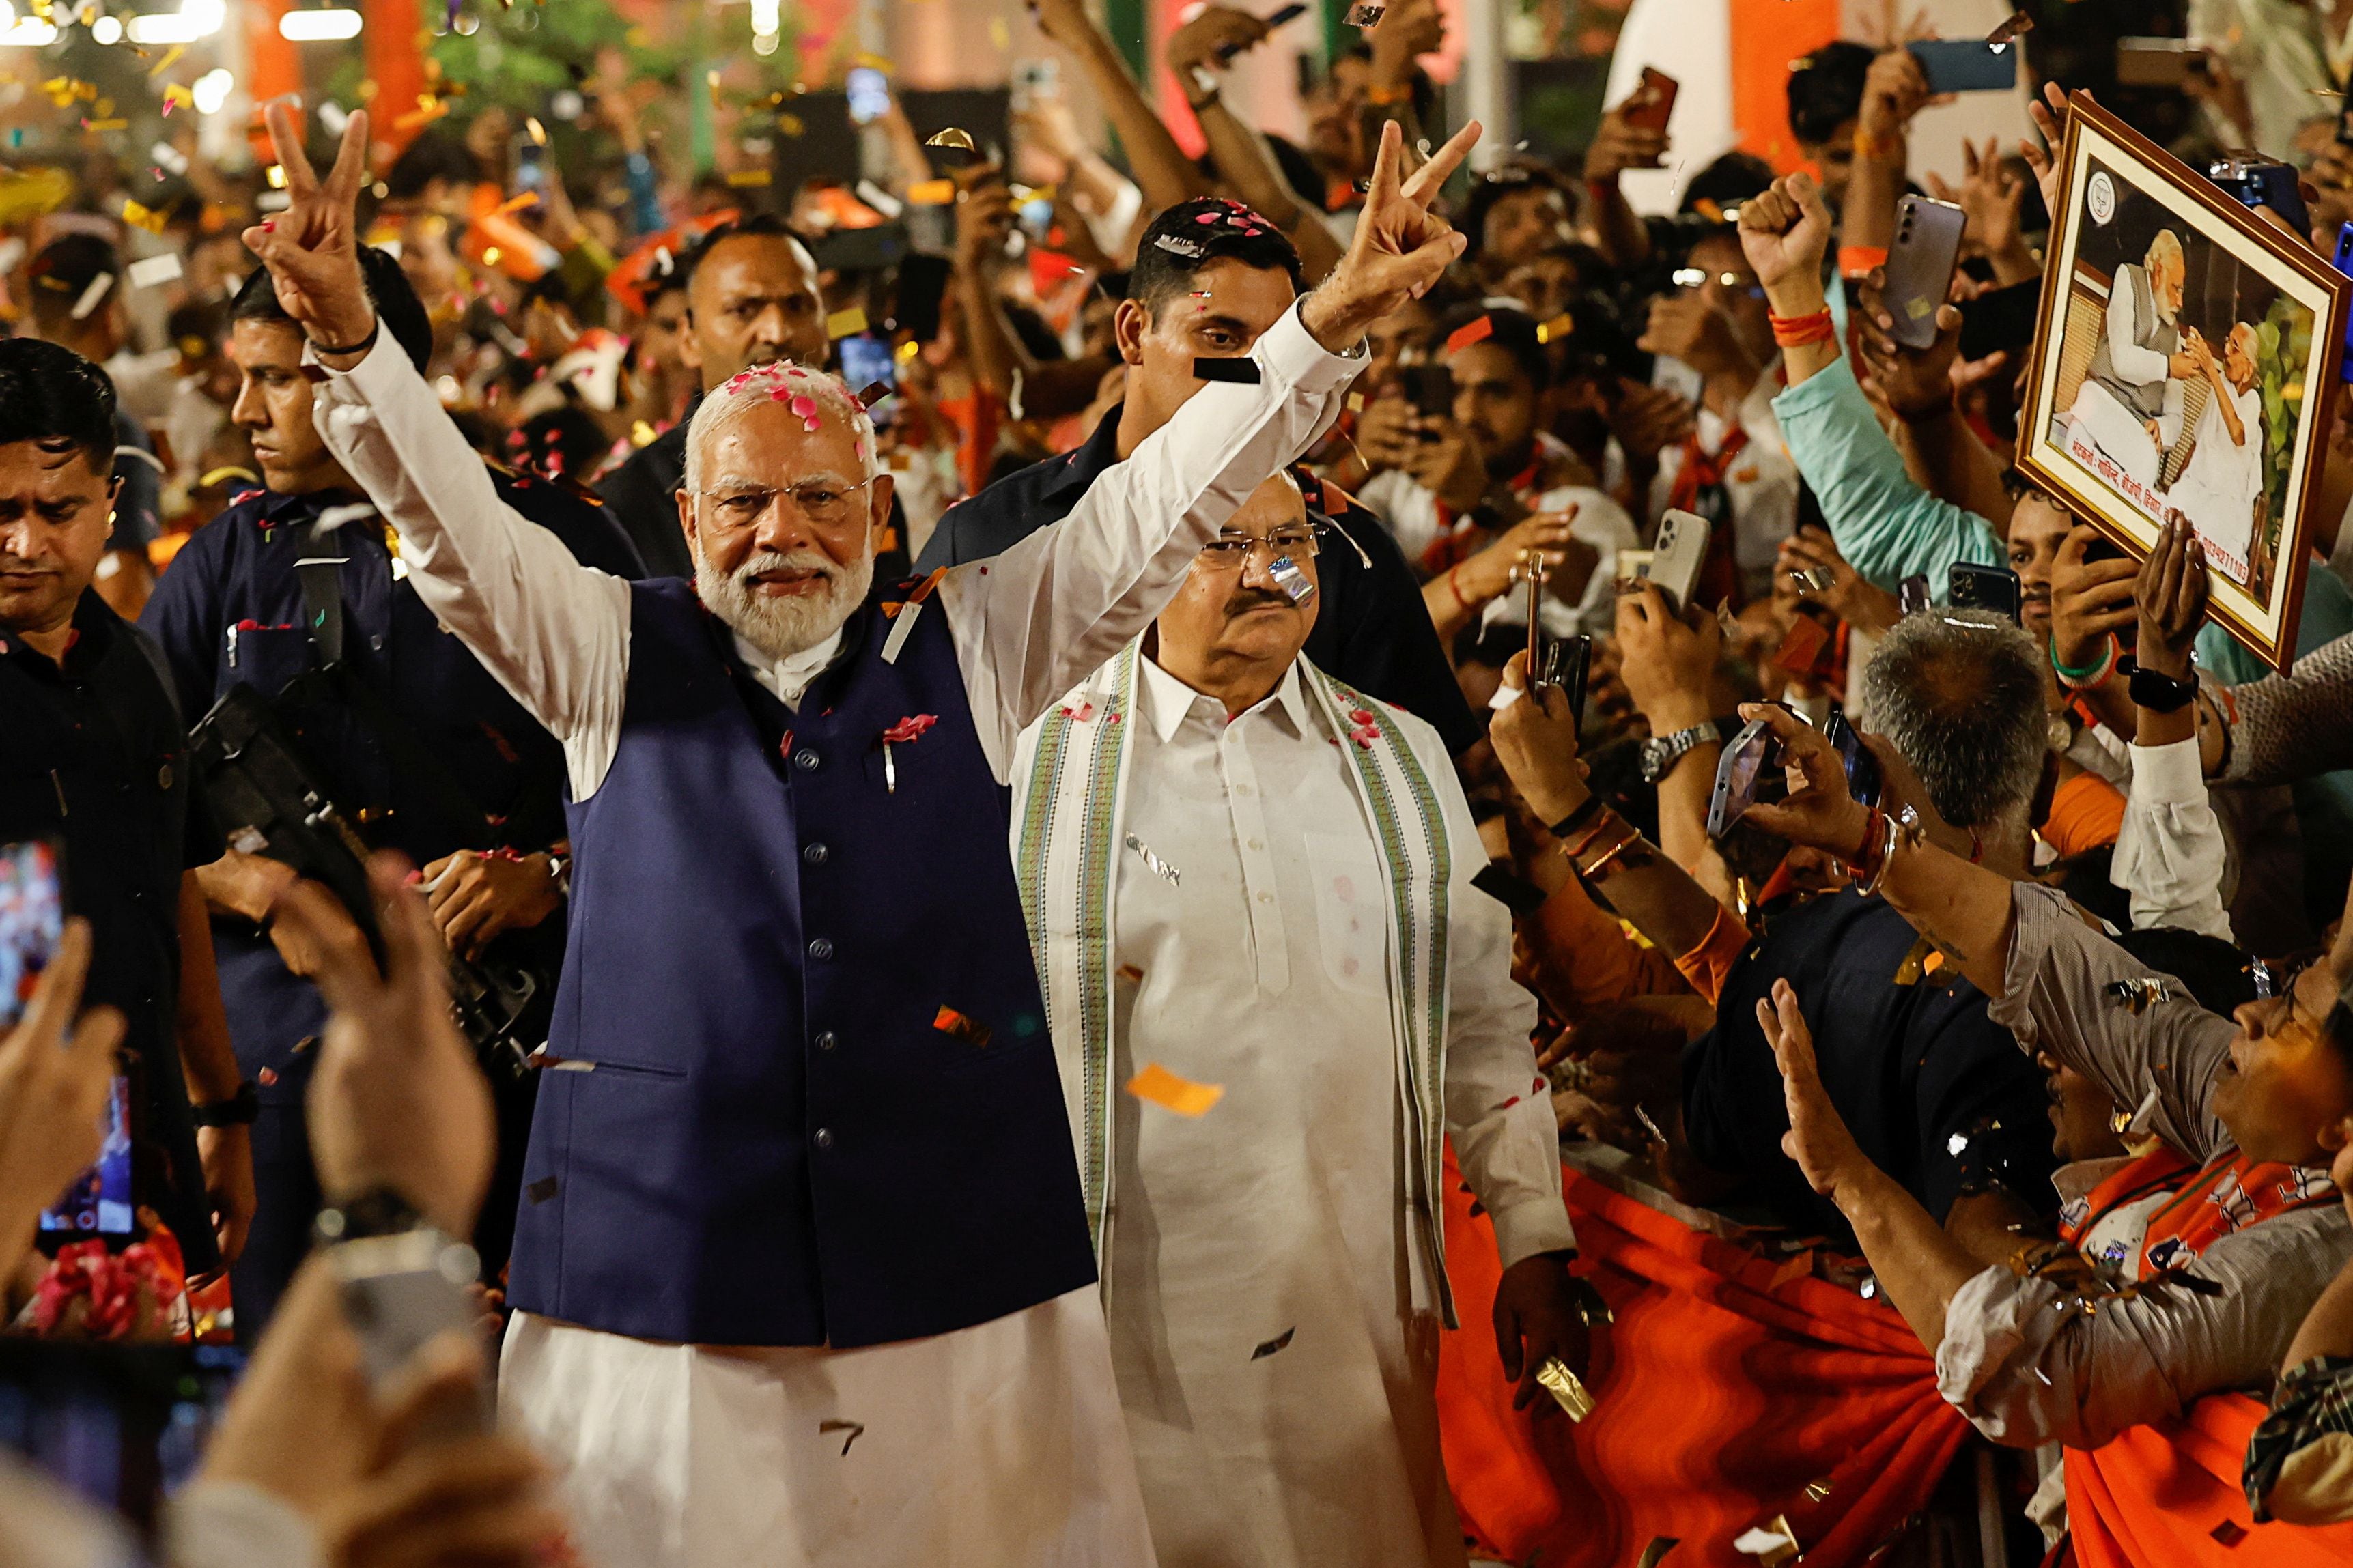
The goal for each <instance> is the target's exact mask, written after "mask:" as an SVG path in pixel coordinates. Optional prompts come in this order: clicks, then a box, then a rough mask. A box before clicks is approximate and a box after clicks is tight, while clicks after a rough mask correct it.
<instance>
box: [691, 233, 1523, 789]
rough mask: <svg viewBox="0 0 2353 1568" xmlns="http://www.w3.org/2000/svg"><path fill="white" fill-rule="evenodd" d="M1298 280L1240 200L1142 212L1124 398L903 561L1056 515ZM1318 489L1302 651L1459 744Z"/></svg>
mask: <svg viewBox="0 0 2353 1568" xmlns="http://www.w3.org/2000/svg"><path fill="white" fill-rule="evenodd" d="M1299 292H1300V275H1299V253H1298V252H1297V251H1296V250H1294V249H1293V248H1292V245H1291V241H1289V240H1288V239H1285V238H1284V237H1282V231H1281V230H1279V229H1277V228H1276V227H1275V226H1274V225H1272V224H1271V223H1269V222H1268V221H1267V220H1266V219H1264V218H1262V217H1261V216H1258V215H1257V214H1256V213H1254V212H1252V211H1250V208H1248V207H1245V206H1242V205H1239V204H1237V203H1234V202H1229V201H1223V200H1219V199H1215V198H1204V199H1202V200H1199V201H1191V202H1186V203H1183V204H1181V205H1177V206H1174V207H1171V208H1169V209H1168V210H1167V211H1166V212H1165V213H1162V214H1161V215H1160V216H1158V217H1156V218H1155V219H1153V221H1152V226H1151V227H1150V228H1148V229H1146V230H1145V235H1144V240H1143V243H1142V245H1141V246H1140V247H1138V249H1137V251H1136V261H1135V267H1134V270H1133V271H1131V272H1130V273H1129V274H1128V297H1127V298H1126V299H1125V300H1122V301H1121V302H1120V307H1119V314H1118V317H1117V320H1116V323H1115V331H1116V332H1117V334H1118V341H1119V352H1120V357H1121V358H1122V359H1124V361H1126V363H1127V396H1126V400H1125V401H1124V402H1123V403H1122V404H1120V405H1119V406H1118V407H1116V408H1113V410H1112V411H1111V412H1110V413H1108V414H1106V415H1104V416H1103V421H1102V423H1100V424H1099V425H1097V426H1095V429H1094V434H1093V435H1092V436H1090V437H1088V438H1087V440H1086V442H1085V444H1084V445H1082V446H1081V447H1079V448H1078V449H1077V450H1076V451H1074V452H1071V453H1069V454H1067V455H1065V456H1063V457H1060V458H1047V459H1046V460H1045V461H1044V462H1042V463H1033V464H1032V465H1030V466H1029V468H1023V469H1022V470H1021V471H1020V472H1018V473H1015V474H1008V475H1007V476H1006V477H1005V478H1004V479H999V480H998V481H997V483H995V484H993V485H991V486H989V487H988V489H985V490H983V491H981V492H980V494H978V495H976V496H974V497H973V498H972V499H971V500H967V501H964V502H962V503H961V504H959V505H956V506H954V507H951V508H949V509H948V511H947V514H946V515H945V516H944V517H943V518H941V519H940V522H939V526H938V528H936V529H935V530H934V531H933V533H932V537H931V540H930V542H928V543H926V544H925V545H924V546H923V556H922V558H921V559H920V560H918V561H917V562H916V563H915V568H916V570H917V571H918V572H919V573H922V572H929V571H931V570H932V569H933V568H934V567H938V566H953V565H956V564H959V563H963V562H966V561H982V560H986V559H987V558H988V557H989V556H992V555H997V554H1001V553H1003V552H1005V551H1007V550H1009V549H1011V548H1012V547H1013V546H1014V545H1015V544H1017V543H1018V542H1020V541H1021V540H1023V539H1026V538H1028V537H1029V535H1030V534H1031V533H1033V532H1035V531H1038V530H1039V529H1041V528H1043V527H1045V526H1046V525H1047V524H1048V523H1050V522H1059V521H1061V520H1062V518H1063V517H1064V516H1066V515H1067V514H1068V513H1069V511H1070V510H1071V508H1072V507H1073V506H1075V505H1077V504H1078V499H1079V497H1080V496H1082V495H1083V494H1085V493H1086V489H1087V487H1088V486H1089V485H1091V484H1092V483H1093V482H1094V479H1095V476H1097V475H1098V474H1100V473H1102V472H1103V470H1104V469H1105V468H1110V467H1111V466H1112V465H1113V464H1114V463H1118V462H1123V461H1124V460H1125V459H1126V458H1127V457H1128V455H1129V454H1130V453H1132V452H1134V450H1135V448H1136V446H1137V444H1138V443H1140V442H1142V441H1143V439H1144V438H1145V437H1146V436H1149V435H1151V434H1152V433H1153V432H1154V431H1155V430H1157V429H1159V428H1160V426H1163V425H1165V424H1166V423H1167V422H1168V419H1169V416H1171V415H1173V414H1175V413H1176V410H1177V409H1178V408H1179V407H1181V406H1182V405H1184V402H1185V400H1186V399H1187V398H1188V397H1190V396H1192V395H1193V394H1194V393H1196V392H1198V391H1199V390H1200V388H1201V385H1202V378H1200V377H1199V376H1198V375H1196V374H1194V366H1195V362H1196V361H1197V360H1231V359H1240V358H1243V357H1245V356H1247V355H1248V354H1249V353H1250V345H1251V344H1252V343H1255V342H1257V341H1258V337H1259V334H1260V333H1261V332H1263V331H1266V330H1267V329H1268V328H1269V327H1271V326H1272V325H1273V324H1274V323H1275V322H1276V321H1280V320H1281V319H1282V315H1283V313H1284V312H1285V311H1287V310H1290V309H1291V306H1292V302H1293V300H1295V299H1297V297H1298V295H1299ZM649 450H650V448H649ZM1322 500H1323V502H1324V508H1323V510H1325V511H1326V512H1328V513H1329V514H1330V516H1331V517H1332V519H1333V521H1334V522H1335V525H1336V526H1337V527H1338V528H1339V530H1340V531H1341V532H1342V533H1343V534H1345V536H1346V537H1345V541H1340V542H1334V543H1333V544H1332V545H1331V546H1330V547H1328V548H1326V549H1325V550H1324V552H1322V553H1321V554H1319V555H1318V556H1317V557H1316V569H1317V573H1318V574H1319V576H1320V577H1321V580H1322V592H1323V595H1324V599H1323V608H1322V611H1321V613H1320V614H1318V615H1317V616H1316V619H1315V628H1314V631H1313V632H1311V633H1310V634H1309V635H1308V638H1307V647H1306V650H1305V651H1306V654H1307V657H1308V658H1310V659H1311V660H1313V661H1314V664H1315V666H1316V667H1317V668H1320V669H1323V670H1324V671H1326V672H1327V673H1329V674H1332V675H1335V676H1337V677H1338V678H1339V679H1342V680H1344V681H1345V682H1347V683H1348V684H1349V685H1351V686H1354V687H1356V689H1358V690H1361V691H1366V692H1370V693H1371V694H1372V695H1373V696H1375V697H1378V698H1380V699H1382V700H1385V701H1389V702H1394V703H1396V704H1397V705H1398V707H1400V708H1403V709H1405V710H1408V711H1409V712H1411V713H1413V714H1416V715H1417V716H1419V717H1420V718H1422V719H1424V720H1427V721H1429V722H1430V724H1432V725H1434V726H1436V728H1437V730H1438V732H1439V733H1440V735H1441V736H1443V737H1444V738H1445V741H1446V748H1447V750H1448V751H1449V752H1453V753H1454V754H1456V755H1457V756H1460V755H1461V753H1462V752H1464V751H1466V750H1468V749H1469V748H1470V747H1471V746H1472V744H1474V743H1475V742H1477V741H1478V739H1479V736H1480V727H1479V723H1478V721H1477V720H1476V719H1475V718H1473V717H1472V712H1471V708H1470V704H1469V703H1467V702H1466V701H1464V700H1463V698H1462V692H1461V688H1460V687H1459V686H1457V685H1456V684H1455V680H1454V672H1453V670H1452V669H1451V668H1449V667H1448V665H1447V662H1446V653H1445V650H1444V649H1443V648H1441V647H1440V646H1439V642H1438V633H1437V631H1436V629H1435V628H1434V627H1433V626H1431V625H1430V612H1429V611H1428V610H1426V609H1424V608H1423V607H1422V599H1421V587H1420V584H1418V583H1417V582H1416V581H1415V580H1414V576H1413V572H1412V570H1411V568H1409V566H1407V564H1406V562H1405V557H1404V555H1403V554H1401V553H1400V552H1398V547H1397V542H1396V541H1395V540H1393V539H1391V538H1390V537H1389V532H1388V530H1387V529H1386V528H1383V527H1382V526H1381V524H1380V521H1379V520H1378V519H1377V518H1375V517H1374V516H1373V515H1372V513H1370V512H1368V511H1366V510H1364V509H1363V508H1362V507H1359V506H1356V505H1355V504H1354V503H1353V502H1350V501H1349V500H1347V498H1346V497H1345V495H1344V494H1343V493H1342V492H1340V491H1339V490H1336V489H1328V488H1327V489H1325V491H1324V495H1323V497H1322Z"/></svg>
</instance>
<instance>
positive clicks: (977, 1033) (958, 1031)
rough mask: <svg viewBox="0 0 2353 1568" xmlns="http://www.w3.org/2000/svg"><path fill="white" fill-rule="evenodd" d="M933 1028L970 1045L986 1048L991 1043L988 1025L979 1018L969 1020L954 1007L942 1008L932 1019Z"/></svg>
mask: <svg viewBox="0 0 2353 1568" xmlns="http://www.w3.org/2000/svg"><path fill="white" fill-rule="evenodd" d="M932 1027H933V1028H934V1029H937V1030H938V1031H939V1032H940V1033H941V1034H943V1035H953V1036H955V1037H956V1038H957V1039H959V1040H963V1041H965V1043H966V1044H968V1045H975V1046H985V1045H987V1044H988V1041H989V1030H988V1026H987V1025H986V1024H984V1023H982V1022H981V1021H980V1020H979V1019H977V1018H968V1017H966V1016H965V1015H963V1014H962V1013H959V1012H957V1011H956V1010H955V1008H953V1007H945V1006H944V1007H942V1008H941V1009H940V1010H939V1013H938V1015H937V1016H935V1017H934V1018H933V1019H932Z"/></svg>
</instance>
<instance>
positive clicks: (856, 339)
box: [833, 332, 899, 393]
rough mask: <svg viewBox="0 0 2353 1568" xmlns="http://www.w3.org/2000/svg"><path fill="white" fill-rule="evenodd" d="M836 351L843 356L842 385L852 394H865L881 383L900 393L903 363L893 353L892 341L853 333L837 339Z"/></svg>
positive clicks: (861, 333)
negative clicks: (900, 363)
mask: <svg viewBox="0 0 2353 1568" xmlns="http://www.w3.org/2000/svg"><path fill="white" fill-rule="evenodd" d="M833 352H834V353H837V354H839V356H841V383H842V384H843V385H844V386H847V387H849V390H850V391H851V392H853V393H859V392H863V391H865V390H866V389H867V388H868V387H870V386H871V385H873V384H875V383H876V382H878V381H879V382H881V384H883V385H885V386H887V387H889V388H891V389H892V391H894V392H895V391H897V390H898V387H899V361H898V356H897V355H896V354H894V353H892V352H891V340H890V339H888V338H881V337H876V336H875V335H874V334H873V333H871V332H853V333H851V334H850V335H849V337H846V338H836V339H834V340H833Z"/></svg>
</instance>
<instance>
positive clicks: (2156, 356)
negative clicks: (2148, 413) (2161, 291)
mask: <svg viewBox="0 0 2353 1568" xmlns="http://www.w3.org/2000/svg"><path fill="white" fill-rule="evenodd" d="M2150 287H2152V288H2154V287H2155V285H2154V284H2151V285H2150ZM2107 327H2108V363H2110V364H2111V365H2114V366H2115V367H2116V379H2117V380H2119V381H2129V382H2133V383H2136V384H2141V385H2146V384H2148V383H2149V382H2152V381H2163V380H2164V379H2165V378H2166V375H2167V374H2168V372H2170V371H2171V369H2172V368H2173V367H2172V365H2171V363H2169V362H2168V360H2167V359H2166V356H2165V355H2163V354H2161V353H2158V352H2157V351H2156V350H2155V349H2152V348H2147V347H2144V346H2143V345H2142V343H2141V341H2140V312H2139V310H2137V309H2136V308H2135V306H2134V303H2133V291H2132V286H2131V285H2130V284H2128V283H2126V281H2125V278H2124V268H2121V267H2119V268H2116V282H2115V285H2114V286H2113V287H2111V288H2110V289H2108V321H2107Z"/></svg>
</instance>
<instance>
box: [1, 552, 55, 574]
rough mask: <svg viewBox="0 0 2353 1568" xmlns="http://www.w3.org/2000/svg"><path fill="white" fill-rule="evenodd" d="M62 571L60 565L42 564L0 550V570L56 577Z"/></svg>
mask: <svg viewBox="0 0 2353 1568" xmlns="http://www.w3.org/2000/svg"><path fill="white" fill-rule="evenodd" d="M64 571H65V568H64V567H62V566H43V565H41V564H39V563H37V562H32V561H26V560H25V559H24V558H22V557H21V556H16V555H11V554H9V553H8V552H6V551H5V550H0V572H7V573H11V574H38V575H40V576H43V577H56V576H58V575H61V574H63V573H64Z"/></svg>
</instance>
